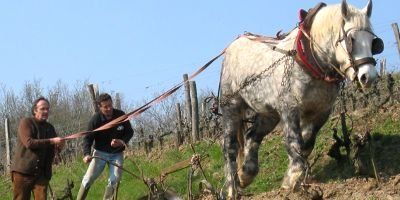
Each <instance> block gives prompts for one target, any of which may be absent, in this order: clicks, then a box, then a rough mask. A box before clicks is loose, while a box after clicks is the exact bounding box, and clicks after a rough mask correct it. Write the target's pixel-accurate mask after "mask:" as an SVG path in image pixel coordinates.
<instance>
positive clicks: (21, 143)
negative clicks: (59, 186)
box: [11, 118, 57, 179]
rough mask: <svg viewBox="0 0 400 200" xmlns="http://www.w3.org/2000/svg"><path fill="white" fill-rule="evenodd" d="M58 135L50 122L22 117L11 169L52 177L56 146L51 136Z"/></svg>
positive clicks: (27, 173)
mask: <svg viewBox="0 0 400 200" xmlns="http://www.w3.org/2000/svg"><path fill="white" fill-rule="evenodd" d="M56 136H57V134H56V132H55V130H54V127H53V125H51V124H50V123H48V122H38V121H36V120H35V119H34V118H23V119H21V121H20V123H19V127H18V141H17V147H16V150H15V154H14V157H13V161H12V164H11V171H12V172H19V173H22V174H26V175H32V176H45V177H46V178H48V179H50V178H51V175H52V169H51V165H52V163H53V159H54V154H55V147H54V145H53V144H51V143H50V139H49V138H53V137H56Z"/></svg>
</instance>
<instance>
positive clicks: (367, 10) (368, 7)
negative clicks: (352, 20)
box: [362, 0, 372, 18]
mask: <svg viewBox="0 0 400 200" xmlns="http://www.w3.org/2000/svg"><path fill="white" fill-rule="evenodd" d="M362 11H363V12H364V13H365V14H366V15H367V16H368V18H370V17H371V14H372V0H368V4H367V5H366V6H365V8H363V9H362Z"/></svg>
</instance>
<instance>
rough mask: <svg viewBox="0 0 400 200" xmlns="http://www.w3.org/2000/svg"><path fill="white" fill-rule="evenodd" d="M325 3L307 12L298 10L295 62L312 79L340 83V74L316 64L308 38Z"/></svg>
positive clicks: (341, 77)
mask: <svg viewBox="0 0 400 200" xmlns="http://www.w3.org/2000/svg"><path fill="white" fill-rule="evenodd" d="M325 6H326V4H325V3H319V4H317V6H315V7H314V8H312V9H310V10H309V11H308V12H307V11H304V10H300V12H299V17H300V23H299V28H298V29H299V31H298V33H297V37H296V41H295V48H296V52H297V54H296V57H295V58H296V62H297V63H298V64H299V65H300V66H302V67H303V68H304V69H305V70H306V71H308V72H309V73H310V74H311V75H312V76H313V77H314V78H316V79H321V80H325V81H327V82H340V81H342V80H343V79H344V78H343V76H341V74H338V72H336V71H333V70H326V69H324V68H323V67H321V65H320V64H319V63H318V61H317V59H316V58H315V56H314V53H313V48H312V45H311V42H312V41H311V37H310V36H309V35H310V34H309V33H310V30H311V25H312V21H313V20H314V16H315V15H316V14H317V13H318V11H319V10H320V9H321V8H323V7H325Z"/></svg>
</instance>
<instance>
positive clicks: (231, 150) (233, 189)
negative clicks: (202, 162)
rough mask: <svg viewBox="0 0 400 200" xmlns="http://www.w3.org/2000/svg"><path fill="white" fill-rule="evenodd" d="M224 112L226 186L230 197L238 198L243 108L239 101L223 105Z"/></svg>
mask: <svg viewBox="0 0 400 200" xmlns="http://www.w3.org/2000/svg"><path fill="white" fill-rule="evenodd" d="M221 109H222V113H223V128H224V138H223V150H224V159H225V177H226V183H225V187H226V189H227V196H228V199H238V185H239V184H238V183H239V180H238V176H237V162H236V158H237V156H238V151H239V144H238V139H237V135H238V134H239V135H240V133H241V125H242V124H241V122H242V108H241V105H240V103H239V102H233V103H231V104H229V105H226V106H225V107H221Z"/></svg>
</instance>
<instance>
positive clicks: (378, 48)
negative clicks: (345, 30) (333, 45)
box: [344, 33, 385, 55]
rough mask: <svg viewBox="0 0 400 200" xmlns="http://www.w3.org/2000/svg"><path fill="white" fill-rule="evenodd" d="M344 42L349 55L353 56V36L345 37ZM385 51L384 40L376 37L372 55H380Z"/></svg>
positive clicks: (372, 46)
mask: <svg viewBox="0 0 400 200" xmlns="http://www.w3.org/2000/svg"><path fill="white" fill-rule="evenodd" d="M372 34H373V33H372ZM373 35H375V34H373ZM344 40H345V43H346V50H347V52H348V53H350V54H351V53H352V52H353V38H352V36H349V35H345V36H344ZM384 49H385V45H384V43H383V40H382V39H381V38H379V37H376V36H375V38H374V39H373V40H372V45H371V53H372V55H377V54H380V53H382V52H383V50H384Z"/></svg>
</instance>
